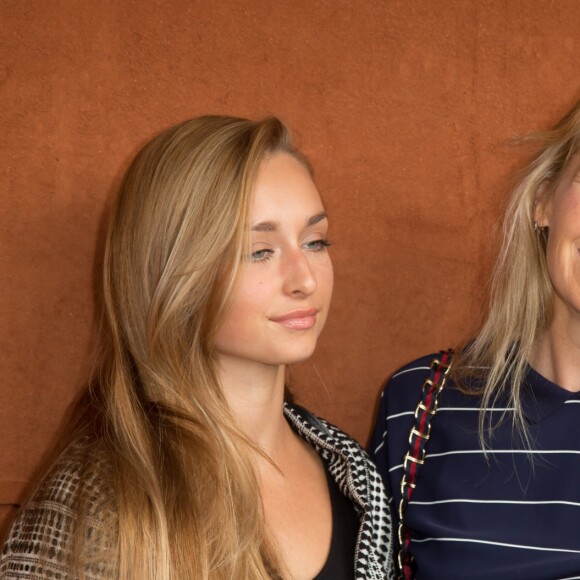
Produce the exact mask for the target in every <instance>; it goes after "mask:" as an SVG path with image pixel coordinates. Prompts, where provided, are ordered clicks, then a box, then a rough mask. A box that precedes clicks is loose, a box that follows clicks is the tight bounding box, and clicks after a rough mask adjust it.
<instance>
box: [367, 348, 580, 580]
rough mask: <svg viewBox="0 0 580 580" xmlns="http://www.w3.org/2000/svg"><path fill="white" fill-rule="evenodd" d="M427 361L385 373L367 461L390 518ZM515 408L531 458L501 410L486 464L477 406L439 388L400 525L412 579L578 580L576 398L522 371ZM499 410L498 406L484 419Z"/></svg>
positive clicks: (579, 432) (579, 396)
mask: <svg viewBox="0 0 580 580" xmlns="http://www.w3.org/2000/svg"><path fill="white" fill-rule="evenodd" d="M432 359H433V355H431V356H428V357H424V358H421V359H418V360H417V361H415V362H413V363H411V364H409V365H407V366H406V367H403V368H402V369H401V370H400V371H398V372H397V373H395V374H394V375H393V377H392V378H391V380H390V381H389V382H388V384H387V386H386V388H385V391H384V393H383V395H382V398H381V403H380V408H379V412H378V417H377V423H376V427H375V431H374V435H373V439H372V443H371V449H370V453H371V456H372V457H373V458H374V460H375V462H376V464H377V466H378V469H379V472H380V473H381V474H382V476H383V479H384V480H385V484H386V486H387V489H388V490H390V492H391V495H392V496H393V504H392V507H393V513H394V514H395V512H396V511H397V506H398V505H399V499H400V497H401V493H400V489H399V486H400V481H401V476H402V462H403V456H404V455H405V453H406V451H407V450H408V446H409V443H408V438H409V431H410V428H411V424H412V421H413V413H414V410H415V407H416V405H417V402H418V401H419V397H420V389H421V385H422V383H423V381H424V380H425V378H427V377H428V376H429V365H430V362H431V360H432ZM522 403H523V410H524V414H525V416H526V419H527V421H528V423H529V426H530V434H531V436H532V440H533V446H532V449H531V451H529V450H526V449H525V448H524V446H523V445H522V444H521V438H520V437H519V436H517V435H514V432H513V429H512V422H511V420H509V414H510V410H509V409H508V420H506V421H504V422H503V423H502V424H500V425H499V426H498V427H497V429H496V430H495V431H494V435H493V437H492V438H491V439H490V441H489V445H490V449H489V452H488V456H487V460H486V457H485V456H484V454H483V452H482V450H481V448H480V446H479V441H478V411H479V398H478V397H475V396H469V395H464V394H462V393H461V392H459V391H458V390H457V389H456V388H455V387H454V386H453V384H452V383H451V382H448V383H447V386H446V387H445V389H444V391H443V392H442V394H441V397H440V399H439V410H438V412H437V415H436V416H435V417H434V419H433V422H432V431H431V439H430V441H429V443H428V445H427V453H426V460H425V464H424V465H422V466H421V468H420V472H419V475H418V480H417V487H416V489H415V491H414V492H413V496H412V499H411V502H410V503H409V506H408V508H407V512H406V516H405V520H406V524H407V525H408V527H409V528H410V529H411V530H412V535H413V540H412V542H411V548H410V551H411V552H412V554H413V555H414V557H415V561H416V578H418V579H420V580H433V579H445V580H448V579H450V578H453V579H454V580H460V579H463V578H469V579H470V580H476V579H485V580H491V579H500V578H501V579H508V578H509V579H514V578H522V579H525V580H534V579H542V580H545V579H551V580H553V579H559V580H563V579H571V578H578V579H580V393H571V392H569V391H566V390H565V389H562V388H561V387H559V386H558V385H555V384H554V383H551V382H550V381H548V380H547V379H545V378H544V377H542V376H541V375H540V374H538V373H537V372H536V371H534V370H533V369H531V368H529V370H528V374H527V378H526V383H525V385H524V392H523V399H522ZM506 408H507V407H506V406H505V405H502V404H501V403H500V404H499V405H498V406H496V407H495V408H494V409H493V411H492V413H493V415H492V416H493V417H499V416H500V415H501V412H502V411H503V410H505V409H506ZM395 515H396V514H395ZM395 519H397V518H395Z"/></svg>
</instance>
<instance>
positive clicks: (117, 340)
mask: <svg viewBox="0 0 580 580" xmlns="http://www.w3.org/2000/svg"><path fill="white" fill-rule="evenodd" d="M327 227H328V218H327V215H326V213H325V211H324V208H323V206H322V203H321V200H320V197H319V195H318V192H317V190H316V187H315V185H314V183H313V181H312V175H311V170H310V166H309V164H308V162H307V161H306V159H305V158H304V157H303V156H302V155H301V154H300V153H298V152H297V151H296V150H295V149H294V147H293V145H292V143H291V141H290V138H289V135H288V132H287V130H286V128H285V127H284V125H283V124H282V123H281V122H280V121H279V120H277V119H276V118H268V119H265V120H263V121H260V122H253V121H248V120H245V119H238V118H231V117H219V116H208V117H201V118H197V119H193V120H190V121H186V122H184V123H182V124H180V125H177V126H176V127H173V128H171V129H168V130H166V131H165V132H163V133H161V134H160V135H159V136H157V137H155V138H154V139H153V140H151V141H150V142H149V143H148V144H147V145H145V147H144V148H143V149H142V150H141V151H140V153H139V154H138V155H137V157H136V159H135V160H134V161H133V163H132V164H131V166H130V167H129V169H128V171H127V173H126V175H125V178H124V180H123V183H122V186H121V189H120V193H119V196H118V200H117V203H116V206H115V209H114V211H113V215H112V219H111V224H110V228H109V233H108V238H107V244H106V250H105V258H104V270H103V302H104V316H103V325H102V328H103V330H102V340H101V351H100V356H99V362H98V365H97V372H96V373H95V375H94V377H93V378H92V380H91V383H90V388H89V391H88V393H87V396H86V397H85V398H84V401H83V405H82V412H81V414H80V416H79V418H78V420H77V421H76V423H75V425H74V428H73V430H72V435H71V436H70V438H69V440H68V442H67V444H66V445H64V448H63V450H62V451H61V453H60V455H59V456H58V459H57V460H56V462H55V463H54V464H53V465H52V467H51V468H50V469H49V470H48V473H47V475H46V476H45V477H44V479H43V480H42V481H41V482H40V484H39V485H38V486H37V488H36V490H35V491H34V492H33V494H32V495H31V497H30V499H29V500H28V501H27V502H26V503H25V505H24V506H23V507H22V509H21V511H20V513H19V515H18V516H17V519H16V521H15V522H14V524H13V526H12V528H11V531H10V533H9V535H8V538H7V542H6V544H5V546H4V549H3V551H2V555H1V557H0V576H1V577H2V578H18V579H38V578H63V579H64V578H67V579H68V578H85V579H87V580H88V579H101V578H122V579H139V580H141V579H159V580H174V579H175V580H177V579H183V580H185V579H190V578H196V579H197V578H200V579H205V578H208V579H211V578H216V579H217V578H220V579H221V578H224V579H225V578H228V579H236V580H238V579H265V578H285V579H286V578H287V579H291V578H292V579H311V578H319V579H322V578H333V579H336V580H338V579H341V578H345V579H346V578H358V579H363V578H364V579H367V580H368V579H376V580H378V579H382V578H386V577H389V576H390V575H391V567H392V559H391V544H390V518H389V515H388V509H387V504H386V497H385V494H384V490H383V488H382V484H381V481H380V477H379V476H378V475H377V474H376V472H375V470H374V467H373V466H372V464H371V463H370V462H369V460H368V458H367V456H366V455H365V454H364V452H363V451H362V450H361V449H360V448H359V446H358V445H357V444H356V443H355V442H354V441H353V440H352V439H350V438H349V437H347V436H346V435H345V434H343V433H342V432H340V431H339V430H338V429H336V428H335V427H333V426H331V425H329V424H328V423H326V422H325V421H323V420H321V419H318V418H316V417H314V416H313V415H311V414H310V413H309V412H308V411H306V410H304V409H302V408H300V407H298V406H296V405H293V404H291V403H290V402H289V401H288V400H287V399H288V397H287V396H286V389H285V368H286V365H288V364H292V363H294V362H298V361H302V360H305V359H307V358H308V357H309V356H310V355H311V354H312V352H313V350H314V347H315V345H316V341H317V338H318V336H319V333H320V331H321V330H322V327H323V326H324V322H325V319H326V316H327V313H328V308H329V305H330V298H331V293H332V282H333V275H332V265H331V261H330V257H329V255H328V252H327V246H328V242H327Z"/></svg>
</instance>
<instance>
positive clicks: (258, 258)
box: [251, 248, 274, 262]
mask: <svg viewBox="0 0 580 580" xmlns="http://www.w3.org/2000/svg"><path fill="white" fill-rule="evenodd" d="M273 253H274V250H270V249H269V248H265V249H263V250H256V251H255V252H252V255H251V258H252V262H267V261H268V260H269V259H270V258H271V257H272V254H273Z"/></svg>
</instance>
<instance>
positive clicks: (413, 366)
mask: <svg viewBox="0 0 580 580" xmlns="http://www.w3.org/2000/svg"><path fill="white" fill-rule="evenodd" d="M439 355H440V352H437V353H432V354H428V355H425V356H422V357H420V358H418V359H415V360H414V361H412V362H410V363H408V364H406V365H405V366H403V367H401V368H399V369H398V370H396V371H395V372H394V373H393V374H392V376H391V378H390V379H389V380H388V381H387V383H386V385H385V387H384V389H383V392H382V394H381V398H382V399H384V400H385V401H384V402H385V403H386V407H387V408H388V409H389V413H397V412H403V411H405V410H408V408H409V407H410V406H412V407H413V408H414V405H416V404H417V401H418V398H419V396H420V393H421V387H422V385H423V383H424V382H425V380H426V379H428V378H429V376H430V374H431V365H432V363H433V360H435V359H436V358H437V357H439ZM382 402H383V401H382ZM383 407H385V405H381V408H383Z"/></svg>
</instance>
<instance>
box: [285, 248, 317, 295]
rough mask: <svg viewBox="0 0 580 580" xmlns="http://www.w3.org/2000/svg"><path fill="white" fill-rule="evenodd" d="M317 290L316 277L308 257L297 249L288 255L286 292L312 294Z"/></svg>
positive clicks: (286, 261)
mask: <svg viewBox="0 0 580 580" xmlns="http://www.w3.org/2000/svg"><path fill="white" fill-rule="evenodd" d="M315 290H316V277H315V276H314V273H313V271H312V267H311V264H310V262H309V261H308V258H307V257H306V256H305V255H304V253H303V252H301V251H300V250H297V251H295V252H293V253H292V254H291V255H289V256H286V260H285V264H284V292H285V293H286V294H288V295H291V296H310V295H311V294H312V293H313V292H314V291H315Z"/></svg>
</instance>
